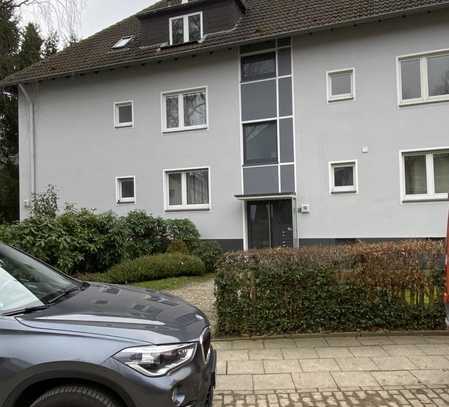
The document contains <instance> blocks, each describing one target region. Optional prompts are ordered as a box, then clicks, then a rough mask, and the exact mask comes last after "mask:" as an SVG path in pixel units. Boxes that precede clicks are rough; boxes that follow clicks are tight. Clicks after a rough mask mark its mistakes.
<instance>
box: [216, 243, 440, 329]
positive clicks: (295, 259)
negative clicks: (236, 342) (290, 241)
mask: <svg viewBox="0 0 449 407" xmlns="http://www.w3.org/2000/svg"><path fill="white" fill-rule="evenodd" d="M443 264H444V248H443V244H442V243H441V242H431V241H416V242H415V241H413V242H411V241H409V242H399V243H382V244H357V245H353V246H336V247H327V248H324V247H309V248H301V249H298V250H293V249H279V250H265V251H259V252H257V251H253V252H248V253H232V254H228V255H226V256H225V258H224V259H223V260H222V261H221V262H220V264H219V267H218V273H217V278H216V297H217V312H218V329H219V331H220V333H222V334H232V335H235V334H237V335H255V334H258V335H260V334H273V333H285V332H322V331H356V330H378V329H388V330H394V329H437V328H444V316H445V313H444V307H443V304H442V301H441V294H442V293H441V292H442V288H443V282H442V274H443V273H442V270H443Z"/></svg>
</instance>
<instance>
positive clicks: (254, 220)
mask: <svg viewBox="0 0 449 407" xmlns="http://www.w3.org/2000/svg"><path fill="white" fill-rule="evenodd" d="M247 220H248V248H249V249H263V248H269V247H293V217H292V200H291V199H283V200H273V201H250V202H248V203H247Z"/></svg>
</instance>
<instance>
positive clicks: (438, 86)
mask: <svg viewBox="0 0 449 407" xmlns="http://www.w3.org/2000/svg"><path fill="white" fill-rule="evenodd" d="M427 64H428V70H429V96H440V95H448V94H449V55H438V56H434V57H429V58H428V59H427Z"/></svg>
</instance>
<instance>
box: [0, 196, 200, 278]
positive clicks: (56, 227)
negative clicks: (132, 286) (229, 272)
mask: <svg viewBox="0 0 449 407" xmlns="http://www.w3.org/2000/svg"><path fill="white" fill-rule="evenodd" d="M54 191H55V190H54V188H49V189H48V191H47V192H46V193H44V194H39V195H36V196H35V197H34V200H33V212H32V213H33V216H31V217H30V218H28V219H26V220H24V221H23V222H21V223H15V224H12V225H3V226H1V225H0V241H3V242H4V243H6V244H9V245H11V246H15V247H17V248H19V249H22V250H24V251H26V252H28V253H30V254H31V255H33V256H35V257H37V258H39V259H41V260H43V261H45V262H47V263H48V264H50V265H52V266H54V267H56V268H58V269H59V270H61V271H63V272H65V273H67V274H83V273H96V272H104V271H106V270H108V269H109V268H110V267H112V266H113V265H114V264H118V263H120V262H121V261H123V260H132V259H135V258H138V257H142V256H146V255H152V254H159V253H164V252H165V251H166V250H167V247H168V245H169V243H170V241H171V240H178V241H179V240H182V241H184V242H185V245H187V246H188V247H189V250H187V251H183V253H185V254H187V253H188V252H190V247H193V246H194V245H196V244H197V242H198V241H199V232H198V230H197V229H196V227H195V225H194V224H193V223H192V222H190V221H189V220H165V219H162V218H155V217H153V216H151V215H149V214H147V213H146V212H144V211H133V212H130V213H129V214H128V215H127V216H125V217H118V216H116V215H114V214H112V213H103V214H97V213H95V212H94V211H91V210H87V209H81V210H77V209H75V207H74V206H73V205H68V206H66V208H65V211H64V213H62V214H60V215H57V213H56V209H57V205H56V204H57V197H56V195H55V192H54Z"/></svg>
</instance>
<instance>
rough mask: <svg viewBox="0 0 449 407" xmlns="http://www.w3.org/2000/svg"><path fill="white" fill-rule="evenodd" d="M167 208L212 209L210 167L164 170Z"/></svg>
mask: <svg viewBox="0 0 449 407" xmlns="http://www.w3.org/2000/svg"><path fill="white" fill-rule="evenodd" d="M164 187H165V209H166V210H169V211H170V210H207V209H210V168H209V167H202V168H191V169H190V168H189V169H179V170H164Z"/></svg>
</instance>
